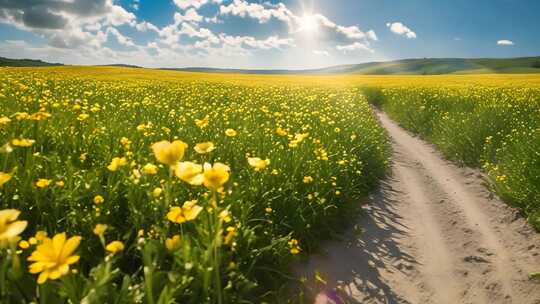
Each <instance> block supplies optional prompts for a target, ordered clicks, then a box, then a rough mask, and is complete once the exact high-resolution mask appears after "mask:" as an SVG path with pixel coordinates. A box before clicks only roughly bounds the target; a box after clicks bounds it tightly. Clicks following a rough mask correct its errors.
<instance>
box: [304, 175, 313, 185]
mask: <svg viewBox="0 0 540 304" xmlns="http://www.w3.org/2000/svg"><path fill="white" fill-rule="evenodd" d="M312 182H313V177H311V176H304V184H311V183H312Z"/></svg>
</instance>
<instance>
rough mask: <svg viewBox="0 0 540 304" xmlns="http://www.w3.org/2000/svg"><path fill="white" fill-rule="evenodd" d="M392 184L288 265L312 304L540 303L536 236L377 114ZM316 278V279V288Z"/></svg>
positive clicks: (481, 180) (477, 179)
mask: <svg viewBox="0 0 540 304" xmlns="http://www.w3.org/2000/svg"><path fill="white" fill-rule="evenodd" d="M378 116H379V118H380V120H381V123H382V125H383V126H384V127H385V128H386V130H387V131H388V133H389V135H390V137H391V138H392V143H393V149H394V155H393V161H392V172H391V175H390V176H389V177H388V178H387V179H386V180H385V181H384V182H383V184H382V186H381V188H380V189H379V190H378V191H377V192H376V193H374V194H373V195H372V196H371V197H370V198H369V201H368V202H367V203H366V204H365V205H364V207H363V208H364V210H365V214H364V215H362V216H360V217H359V218H358V222H357V223H356V224H354V225H353V226H352V227H351V229H350V230H349V231H348V232H346V233H345V234H344V235H343V237H342V239H340V240H335V241H330V242H327V243H325V244H324V245H323V249H322V251H321V253H319V254H316V255H313V256H311V257H310V258H309V260H308V261H306V262H302V263H300V264H299V265H296V266H295V272H296V273H297V274H298V275H299V276H305V277H306V278H307V279H308V282H307V286H309V290H310V291H309V292H311V293H312V294H313V296H314V297H315V298H316V300H315V302H316V303H437V304H442V303H449V304H450V303H452V304H456V303H475V304H476V303H490V304H498V303H517V304H528V303H540V283H539V282H536V281H534V280H531V279H529V277H528V274H529V273H531V272H537V271H540V235H539V234H537V233H536V232H534V231H533V229H532V228H531V227H530V226H529V225H528V224H527V223H526V221H525V219H524V218H522V217H521V216H520V215H519V214H518V212H517V211H516V210H514V209H513V208H511V207H509V206H507V205H506V204H504V203H503V202H501V201H500V200H499V199H498V198H497V197H495V196H493V195H492V194H490V193H489V191H488V190H487V189H486V187H485V183H486V179H485V177H484V176H483V174H481V173H480V172H479V171H477V170H472V169H467V168H459V167H457V166H455V165H453V164H452V163H450V162H448V161H446V160H444V159H443V157H442V156H441V154H440V153H439V152H437V151H436V150H435V149H434V148H433V146H431V145H430V144H427V143H426V142H424V141H422V140H420V139H418V138H416V137H414V136H412V135H411V134H410V133H408V132H406V131H405V130H403V129H402V128H401V127H399V126H398V125H397V124H396V123H394V122H393V121H391V120H390V119H389V118H388V117H387V116H386V115H385V114H384V113H378ZM315 273H319V274H320V275H319V276H318V277H319V279H315Z"/></svg>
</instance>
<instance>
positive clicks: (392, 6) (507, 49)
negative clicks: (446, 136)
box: [0, 0, 540, 69]
mask: <svg viewBox="0 0 540 304" xmlns="http://www.w3.org/2000/svg"><path fill="white" fill-rule="evenodd" d="M538 12H540V1H537V0H452V1H442V0H270V1H269V0H118V1H115V0H40V1H35V0H24V1H23V0H3V1H0V56H5V57H11V58H23V57H24V58H35V59H42V60H47V61H54V62H63V63H68V64H110V63H127V64H135V65H141V66H147V67H187V66H209V67H223V68H264V69H266V68H288V69H301V68H316V67H323V66H331V65H338V64H348V63H361V62H367V61H383V60H392V59H401V58H419V57H516V56H535V55H540V39H539V37H540V35H539V34H538V30H539V29H540V15H539V13H538Z"/></svg>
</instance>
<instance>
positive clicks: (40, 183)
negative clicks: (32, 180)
mask: <svg viewBox="0 0 540 304" xmlns="http://www.w3.org/2000/svg"><path fill="white" fill-rule="evenodd" d="M51 182H52V181H51V180H50V179H46V178H40V179H38V180H37V182H36V187H38V188H41V189H43V188H47V187H49V185H50V184H51Z"/></svg>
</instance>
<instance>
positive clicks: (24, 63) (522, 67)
mask: <svg viewBox="0 0 540 304" xmlns="http://www.w3.org/2000/svg"><path fill="white" fill-rule="evenodd" d="M58 65H62V64H61V63H48V62H44V61H41V60H33V59H9V58H3V57H0V66H12V67H41V66H58ZM105 66H118V67H130V68H141V67H139V66H135V65H128V64H112V65H105ZM161 70H173V71H185V72H203V73H238V74H303V75H306V74H308V75H309V74H312V75H313V74H314V75H317V74H323V75H324V74H358V75H442V74H488V73H494V74H498V73H507V74H525V73H540V56H537V57H521V58H475V59H466V58H419V59H402V60H394V61H385V62H368V63H361V64H350V65H338V66H332V67H328V68H322V69H307V70H264V69H254V70H249V69H218V68H205V67H190V68H161Z"/></svg>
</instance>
